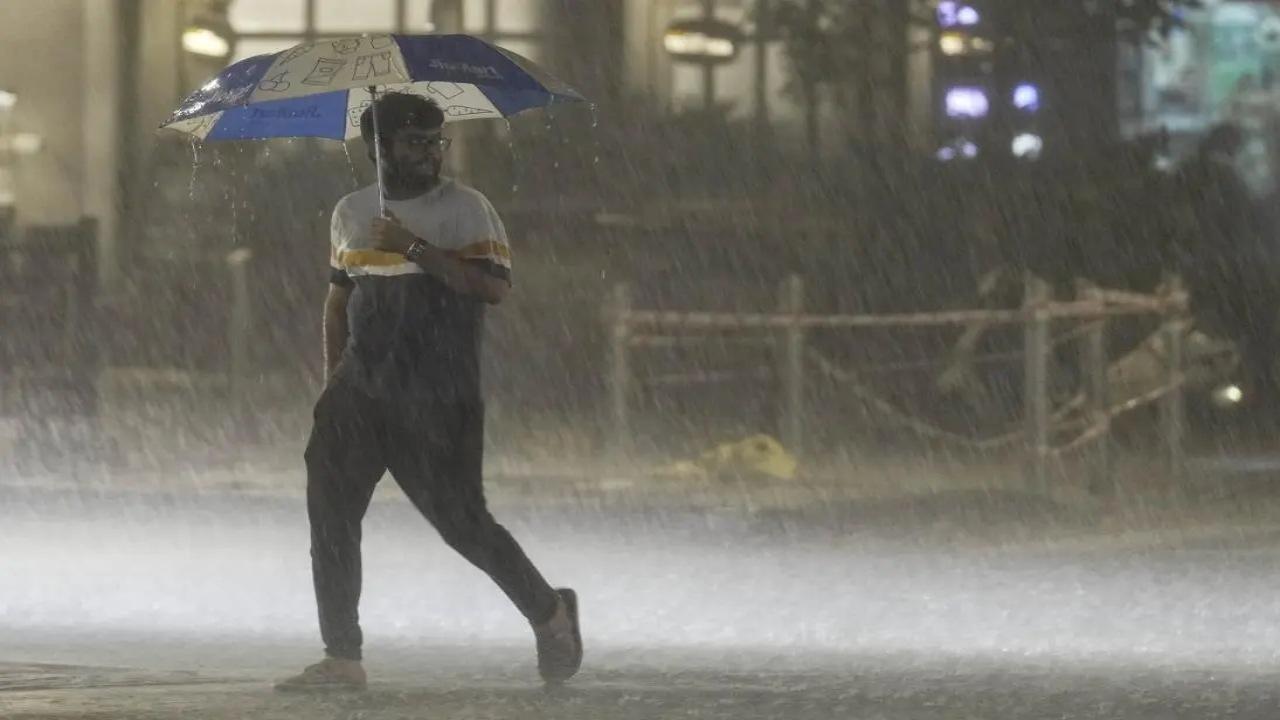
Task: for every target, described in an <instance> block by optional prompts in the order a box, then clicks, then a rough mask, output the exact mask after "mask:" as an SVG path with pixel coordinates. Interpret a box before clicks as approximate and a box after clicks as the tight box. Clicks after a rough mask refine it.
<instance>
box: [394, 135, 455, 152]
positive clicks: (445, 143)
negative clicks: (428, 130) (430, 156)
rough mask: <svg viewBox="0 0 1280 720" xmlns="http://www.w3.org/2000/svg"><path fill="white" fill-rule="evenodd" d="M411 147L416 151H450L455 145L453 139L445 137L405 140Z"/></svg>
mask: <svg viewBox="0 0 1280 720" xmlns="http://www.w3.org/2000/svg"><path fill="white" fill-rule="evenodd" d="M405 143H407V144H408V145H409V147H411V148H414V149H415V150H442V151H443V150H448V149H449V146H450V145H452V144H453V138H448V137H444V136H443V135H441V136H439V137H411V138H408V139H406V140H405Z"/></svg>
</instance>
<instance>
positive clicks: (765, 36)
mask: <svg viewBox="0 0 1280 720" xmlns="http://www.w3.org/2000/svg"><path fill="white" fill-rule="evenodd" d="M772 12H773V8H772V7H770V0H756V5H755V16H756V36H755V52H756V55H755V61H754V63H753V64H752V70H753V71H754V76H755V77H754V80H753V82H752V85H753V87H752V89H753V91H754V92H753V96H754V97H753V100H754V103H753V104H754V110H755V123H756V134H757V138H758V139H759V141H760V142H761V147H764V143H765V142H767V141H768V137H769V39H770V36H771V35H772V33H773V18H772V15H771V13H772Z"/></svg>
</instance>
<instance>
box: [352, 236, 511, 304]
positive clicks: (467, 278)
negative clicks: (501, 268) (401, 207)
mask: <svg viewBox="0 0 1280 720" xmlns="http://www.w3.org/2000/svg"><path fill="white" fill-rule="evenodd" d="M371 232H372V234H371V237H370V240H371V241H372V243H373V246H374V248H376V249H378V250H382V251H384V252H393V253H398V254H400V255H404V256H405V257H406V258H408V259H410V260H412V261H413V262H414V263H416V264H417V265H418V266H419V267H421V268H422V269H423V270H424V271H426V272H427V274H429V275H432V276H433V277H435V278H437V279H438V280H440V281H441V282H443V283H444V284H445V286H446V287H448V288H449V289H450V290H453V291H454V292H456V293H459V294H461V295H471V296H473V297H476V298H479V299H480V300H482V301H484V302H486V303H488V304H490V305H497V304H498V303H500V302H502V301H503V300H504V299H505V298H506V296H507V292H508V291H510V289H511V281H510V279H509V278H506V277H501V276H499V275H498V274H495V273H493V272H491V271H490V269H489V267H487V265H488V263H486V262H484V261H475V260H470V259H467V258H465V257H459V256H458V255H456V254H455V253H452V252H449V251H447V250H441V249H439V248H437V247H435V246H433V245H431V244H430V243H428V242H426V241H425V240H423V239H422V238H419V237H417V236H416V235H414V234H413V233H411V232H409V230H408V229H406V228H405V227H404V226H403V225H401V224H400V222H399V220H397V219H396V218H395V217H394V216H393V217H391V218H375V219H374V221H373V229H372V231H371Z"/></svg>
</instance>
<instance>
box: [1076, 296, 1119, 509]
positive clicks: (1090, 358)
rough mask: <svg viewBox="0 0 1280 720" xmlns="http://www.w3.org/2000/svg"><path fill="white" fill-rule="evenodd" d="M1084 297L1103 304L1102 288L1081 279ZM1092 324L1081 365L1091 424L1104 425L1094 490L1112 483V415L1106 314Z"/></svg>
mask: <svg viewBox="0 0 1280 720" xmlns="http://www.w3.org/2000/svg"><path fill="white" fill-rule="evenodd" d="M1076 289H1077V294H1078V296H1079V298H1080V299H1081V300H1084V301H1088V302H1091V303H1093V304H1094V305H1095V306H1097V307H1098V308H1102V307H1103V306H1104V305H1103V301H1102V291H1101V290H1100V289H1099V288H1098V287H1097V286H1096V285H1094V284H1093V283H1091V282H1088V281H1085V280H1081V281H1079V282H1078V283H1077V285H1076ZM1088 323H1089V326H1088V328H1087V330H1086V332H1085V336H1084V338H1083V341H1082V344H1081V348H1080V350H1081V352H1080V368H1081V370H1082V371H1083V373H1084V383H1083V387H1084V393H1085V402H1086V405H1085V411H1086V413H1087V415H1088V417H1089V426H1090V428H1093V427H1098V426H1101V427H1102V428H1103V430H1102V435H1101V436H1100V437H1098V439H1097V440H1095V441H1094V442H1093V443H1092V444H1091V446H1090V448H1089V450H1088V452H1089V488H1090V490H1091V491H1093V492H1095V493H1104V492H1110V491H1111V490H1112V489H1113V488H1112V485H1111V417H1110V415H1108V413H1107V407H1108V405H1109V404H1110V398H1109V395H1108V384H1107V318H1106V316H1105V315H1099V316H1098V317H1096V318H1090V319H1089V320H1088Z"/></svg>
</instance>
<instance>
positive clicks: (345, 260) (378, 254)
mask: <svg viewBox="0 0 1280 720" xmlns="http://www.w3.org/2000/svg"><path fill="white" fill-rule="evenodd" d="M404 261H405V260H404V256H403V255H401V254H400V253H393V252H386V251H384V250H344V251H342V252H341V253H339V262H340V263H342V266H343V267H346V268H350V267H388V266H391V265H402V264H404Z"/></svg>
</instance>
